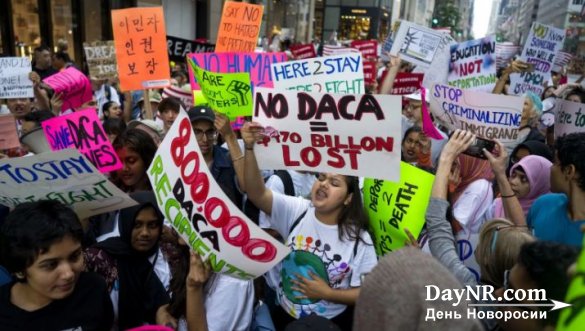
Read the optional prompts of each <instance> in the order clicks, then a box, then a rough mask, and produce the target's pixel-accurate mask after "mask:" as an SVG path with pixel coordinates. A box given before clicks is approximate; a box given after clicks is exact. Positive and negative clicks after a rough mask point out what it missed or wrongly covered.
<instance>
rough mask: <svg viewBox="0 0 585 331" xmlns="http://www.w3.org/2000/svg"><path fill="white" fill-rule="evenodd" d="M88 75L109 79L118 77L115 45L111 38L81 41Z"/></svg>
mask: <svg viewBox="0 0 585 331" xmlns="http://www.w3.org/2000/svg"><path fill="white" fill-rule="evenodd" d="M83 50H84V52H85V59H86V61H87V66H88V67H89V77H92V78H95V79H109V78H115V77H118V65H117V64H116V47H115V46H114V41H113V40H108V41H95V42H93V43H83Z"/></svg>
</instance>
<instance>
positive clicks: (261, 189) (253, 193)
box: [240, 122, 272, 215]
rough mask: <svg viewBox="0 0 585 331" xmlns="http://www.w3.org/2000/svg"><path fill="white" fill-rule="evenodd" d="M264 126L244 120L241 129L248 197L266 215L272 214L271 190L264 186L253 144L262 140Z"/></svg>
mask: <svg viewBox="0 0 585 331" xmlns="http://www.w3.org/2000/svg"><path fill="white" fill-rule="evenodd" d="M263 130H264V128H263V127H262V125H260V124H259V123H255V122H246V123H245V124H244V126H243V127H242V129H241V131H240V132H241V133H242V139H244V145H245V147H246V151H245V153H244V169H245V171H244V182H245V185H246V189H247V190H246V193H247V194H248V199H250V201H252V203H253V204H254V205H255V206H256V207H257V208H258V209H260V210H261V211H263V212H264V213H265V214H266V215H271V214H272V191H271V190H269V189H267V188H266V185H265V184H264V179H262V175H261V174H260V169H259V168H258V161H256V156H255V155H254V145H256V142H257V141H260V140H262V131H263Z"/></svg>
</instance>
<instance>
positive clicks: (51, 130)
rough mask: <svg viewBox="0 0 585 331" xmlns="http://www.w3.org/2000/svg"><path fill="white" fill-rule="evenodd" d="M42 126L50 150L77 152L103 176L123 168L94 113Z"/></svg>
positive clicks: (83, 112)
mask: <svg viewBox="0 0 585 331" xmlns="http://www.w3.org/2000/svg"><path fill="white" fill-rule="evenodd" d="M42 126H43V131H44V132H45V137H46V138H47V142H48V143H49V146H50V147H51V150H53V151H60V150H62V149H66V148H76V149H77V150H78V151H79V152H81V153H82V154H84V155H85V156H86V157H87V159H88V160H90V161H91V163H93V164H94V165H95V167H96V168H98V169H99V170H100V171H101V172H102V173H108V172H111V171H115V170H118V169H120V168H122V162H120V159H119V158H118V155H117V154H116V151H115V150H114V148H113V147H112V144H111V143H110V140H109V139H108V135H106V132H105V131H104V128H103V127H102V124H101V122H100V120H99V118H98V116H97V113H96V110H95V109H85V110H81V111H77V112H74V113H71V114H68V115H63V116H59V117H54V118H51V119H48V120H46V121H44V122H43V123H42Z"/></svg>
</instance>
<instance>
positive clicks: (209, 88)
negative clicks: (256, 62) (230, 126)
mask: <svg viewBox="0 0 585 331" xmlns="http://www.w3.org/2000/svg"><path fill="white" fill-rule="evenodd" d="M189 65H190V66H191V68H192V69H193V72H194V74H195V77H196V78H197V81H198V82H199V85H200V86H201V92H202V93H203V96H204V97H205V99H206V100H207V103H208V104H209V106H210V107H211V108H212V109H213V110H215V111H217V112H219V113H222V114H225V115H226V116H227V117H229V118H230V119H232V120H234V119H236V118H237V117H238V116H252V87H251V86H250V74H249V73H247V72H241V73H230V74H220V73H215V72H211V71H207V70H203V69H201V68H199V67H198V66H197V65H196V64H194V63H193V61H191V60H189Z"/></svg>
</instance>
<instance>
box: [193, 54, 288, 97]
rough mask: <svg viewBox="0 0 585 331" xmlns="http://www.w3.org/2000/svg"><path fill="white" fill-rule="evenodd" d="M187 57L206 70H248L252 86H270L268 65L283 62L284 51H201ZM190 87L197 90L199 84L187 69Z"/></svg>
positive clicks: (222, 71) (284, 57)
mask: <svg viewBox="0 0 585 331" xmlns="http://www.w3.org/2000/svg"><path fill="white" fill-rule="evenodd" d="M189 58H190V59H191V60H193V62H194V63H195V64H196V65H197V66H198V67H200V68H203V69H205V70H208V71H213V72H221V73H231V72H248V73H250V80H251V82H252V88H255V87H257V86H258V87H260V86H262V87H272V76H271V74H270V70H271V69H270V66H271V65H272V64H273V63H278V62H285V61H286V60H287V58H286V53H202V54H189ZM189 79H190V80H191V88H193V90H198V89H199V85H198V84H197V82H196V81H195V79H194V77H193V73H192V72H191V70H190V71H189Z"/></svg>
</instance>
